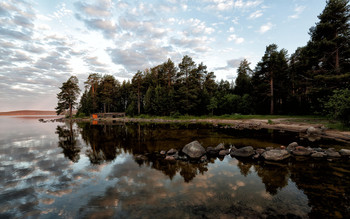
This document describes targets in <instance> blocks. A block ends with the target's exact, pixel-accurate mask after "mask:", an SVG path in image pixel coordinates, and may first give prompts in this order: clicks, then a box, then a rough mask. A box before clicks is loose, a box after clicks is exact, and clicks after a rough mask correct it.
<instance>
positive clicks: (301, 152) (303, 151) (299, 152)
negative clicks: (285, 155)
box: [293, 146, 311, 156]
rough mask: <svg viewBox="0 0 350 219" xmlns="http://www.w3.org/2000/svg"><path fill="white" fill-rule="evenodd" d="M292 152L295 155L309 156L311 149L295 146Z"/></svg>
mask: <svg viewBox="0 0 350 219" xmlns="http://www.w3.org/2000/svg"><path fill="white" fill-rule="evenodd" d="M293 154H294V155H297V156H309V155H310V154H311V151H310V150H308V149H307V148H305V147H303V146H297V147H296V148H295V150H294V151H293Z"/></svg>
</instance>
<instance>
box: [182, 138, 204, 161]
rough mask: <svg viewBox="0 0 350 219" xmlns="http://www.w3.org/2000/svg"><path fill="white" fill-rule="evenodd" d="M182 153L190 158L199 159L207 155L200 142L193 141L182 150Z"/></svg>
mask: <svg viewBox="0 0 350 219" xmlns="http://www.w3.org/2000/svg"><path fill="white" fill-rule="evenodd" d="M182 152H184V153H185V154H186V155H187V156H189V157H190V158H194V159H198V158H200V157H201V156H203V155H204V154H205V149H204V148H203V146H202V145H201V144H200V143H199V142H198V141H192V142H191V143H188V144H187V145H185V147H184V148H182Z"/></svg>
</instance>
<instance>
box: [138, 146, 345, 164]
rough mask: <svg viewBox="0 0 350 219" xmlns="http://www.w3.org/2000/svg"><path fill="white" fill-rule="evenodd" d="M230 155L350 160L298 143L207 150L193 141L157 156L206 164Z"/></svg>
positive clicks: (330, 150)
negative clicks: (211, 160) (210, 160)
mask: <svg viewBox="0 0 350 219" xmlns="http://www.w3.org/2000/svg"><path fill="white" fill-rule="evenodd" d="M226 155H230V156H231V157H236V158H244V159H251V160H265V161H271V162H284V161H287V160H288V159H290V158H292V157H304V158H310V159H319V160H321V159H324V160H327V161H330V162H331V161H333V160H335V159H347V160H348V159H349V158H350V150H349V149H341V150H339V151H336V150H335V149H334V148H328V149H322V148H311V147H303V146H300V145H298V143H297V142H292V143H290V144H289V145H288V146H287V147H286V146H280V148H272V147H267V148H257V149H254V148H253V147H252V146H245V147H241V148H236V147H235V146H233V145H230V146H228V147H225V145H224V144H223V143H220V144H219V145H217V146H216V147H207V148H206V149H205V148H204V147H203V146H202V145H201V144H200V143H199V142H198V141H193V142H190V143H188V144H187V145H185V146H184V147H183V148H182V149H181V150H177V149H173V148H172V149H170V150H168V151H160V152H159V153H157V154H156V157H158V158H159V159H164V160H166V161H169V162H175V161H177V160H180V161H189V162H206V161H207V160H208V159H210V158H212V157H224V156H226ZM135 158H136V159H137V160H146V159H147V156H146V155H136V156H135Z"/></svg>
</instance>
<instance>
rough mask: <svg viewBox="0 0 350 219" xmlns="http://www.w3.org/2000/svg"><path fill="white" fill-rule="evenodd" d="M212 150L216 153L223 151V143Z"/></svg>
mask: <svg viewBox="0 0 350 219" xmlns="http://www.w3.org/2000/svg"><path fill="white" fill-rule="evenodd" d="M214 150H216V151H221V150H225V145H224V143H220V144H218V146H216V147H215V148H214Z"/></svg>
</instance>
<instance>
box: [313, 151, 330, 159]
mask: <svg viewBox="0 0 350 219" xmlns="http://www.w3.org/2000/svg"><path fill="white" fill-rule="evenodd" d="M326 156H327V154H326V153H324V152H315V153H313V154H311V157H313V158H323V157H326Z"/></svg>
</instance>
